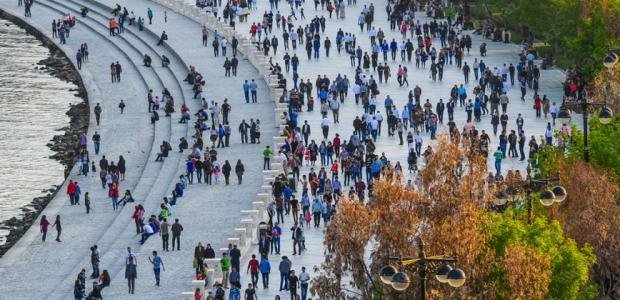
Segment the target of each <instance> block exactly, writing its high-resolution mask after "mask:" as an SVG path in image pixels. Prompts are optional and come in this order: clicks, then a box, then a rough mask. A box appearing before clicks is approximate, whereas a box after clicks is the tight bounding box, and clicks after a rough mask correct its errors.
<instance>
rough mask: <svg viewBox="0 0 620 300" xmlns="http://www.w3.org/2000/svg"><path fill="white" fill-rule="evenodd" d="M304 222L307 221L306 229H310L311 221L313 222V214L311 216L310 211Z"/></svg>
mask: <svg viewBox="0 0 620 300" xmlns="http://www.w3.org/2000/svg"><path fill="white" fill-rule="evenodd" d="M304 220H305V221H306V227H308V228H310V221H312V214H310V210H306V213H305V214H304ZM302 223H303V222H302Z"/></svg>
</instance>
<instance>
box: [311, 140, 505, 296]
mask: <svg viewBox="0 0 620 300" xmlns="http://www.w3.org/2000/svg"><path fill="white" fill-rule="evenodd" d="M469 153H470V152H468V151H466V150H464V149H462V148H459V147H458V146H457V145H454V144H452V143H451V142H450V141H448V139H447V138H445V137H441V138H440V139H439V141H438V145H437V147H436V149H435V153H434V154H433V155H431V156H430V157H429V160H428V163H427V167H426V168H425V169H424V170H422V171H421V172H420V175H419V176H420V182H419V184H418V185H417V186H416V188H417V190H414V189H407V188H405V187H404V185H403V182H402V178H400V177H399V176H396V175H394V173H392V172H390V171H386V172H385V173H384V176H383V178H382V179H381V180H378V181H374V182H373V197H372V200H371V202H370V205H369V206H367V207H366V206H363V205H361V204H359V203H357V202H354V200H351V199H344V200H341V202H340V204H339V208H338V213H337V215H336V216H335V218H334V220H333V221H332V223H331V224H330V225H329V226H328V228H327V234H326V236H325V245H326V246H328V248H329V249H330V250H332V251H331V252H330V254H329V255H327V257H326V259H325V262H324V263H323V264H322V268H321V274H320V275H319V276H316V277H315V278H314V279H313V285H312V286H313V288H312V292H313V293H316V294H318V295H319V297H320V298H321V299H323V298H325V299H328V298H329V299H334V298H346V293H345V291H344V289H346V288H347V287H352V288H354V289H356V290H357V291H359V293H360V294H361V295H362V298H364V299H369V298H370V297H372V295H373V294H374V295H381V298H382V299H388V298H389V297H390V295H391V294H393V293H394V291H392V290H391V288H382V287H381V286H380V285H379V284H378V281H377V279H376V277H375V275H376V274H377V273H378V272H379V269H380V268H381V267H382V266H383V265H385V264H387V263H388V261H387V260H386V257H388V256H400V255H402V256H417V255H418V253H417V251H418V249H417V243H416V239H417V238H419V237H421V238H422V239H424V240H425V242H426V244H427V249H426V250H427V251H428V254H429V255H430V254H439V253H441V249H442V247H445V249H446V254H448V255H453V254H454V255H457V256H458V258H459V263H458V266H459V268H462V269H464V270H465V269H466V270H468V271H467V272H468V273H469V277H468V284H467V286H465V287H461V288H459V289H458V291H455V290H454V289H447V288H445V287H444V286H440V285H439V284H438V283H436V282H433V281H432V280H429V285H428V290H429V293H434V294H436V295H450V293H458V295H459V297H474V296H475V295H479V294H480V289H478V287H482V286H486V285H487V281H486V280H485V277H486V276H487V274H488V273H489V270H490V264H489V263H490V262H491V261H492V257H493V255H492V253H491V252H490V251H489V248H488V246H486V245H487V240H488V238H489V236H488V234H486V233H485V232H484V231H483V230H482V225H483V224H484V222H485V221H484V220H483V219H481V218H482V217H483V216H484V214H483V211H484V207H485V206H486V204H487V203H488V202H490V198H489V196H487V195H488V194H489V193H484V191H486V190H487V189H488V187H487V186H486V185H485V180H484V178H485V175H486V161H485V160H484V159H483V158H481V157H478V156H473V155H471V154H469ZM352 228H355V231H356V234H351V229H352ZM364 250H368V252H369V253H370V254H369V257H368V258H367V259H363V253H364ZM486 262H489V263H486ZM431 272H432V270H431ZM345 276H346V277H347V278H351V282H350V284H348V285H347V284H345V285H344V286H343V285H342V284H341V283H340V282H341V279H342V278H344V277H345ZM411 279H412V281H413V282H412V285H417V284H418V279H417V278H416V277H415V276H413V275H412V278H411ZM482 291H483V292H485V293H487V294H489V295H491V296H492V292H489V291H492V289H489V288H484V289H482ZM416 293H417V289H415V288H410V289H408V290H406V291H405V292H403V293H402V297H406V298H412V297H416V296H417V295H416Z"/></svg>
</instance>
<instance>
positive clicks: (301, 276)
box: [299, 272, 310, 283]
mask: <svg viewBox="0 0 620 300" xmlns="http://www.w3.org/2000/svg"><path fill="white" fill-rule="evenodd" d="M299 281H300V282H301V283H308V281H310V275H308V273H306V272H301V273H299Z"/></svg>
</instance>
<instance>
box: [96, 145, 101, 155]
mask: <svg viewBox="0 0 620 300" xmlns="http://www.w3.org/2000/svg"><path fill="white" fill-rule="evenodd" d="M100 148H101V143H95V154H99V149H100Z"/></svg>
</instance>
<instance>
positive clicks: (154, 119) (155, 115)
mask: <svg viewBox="0 0 620 300" xmlns="http://www.w3.org/2000/svg"><path fill="white" fill-rule="evenodd" d="M157 121H159V114H158V113H157V111H156V110H153V115H152V116H151V124H155V122H157Z"/></svg>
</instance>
